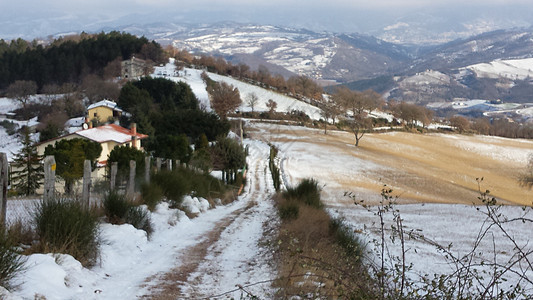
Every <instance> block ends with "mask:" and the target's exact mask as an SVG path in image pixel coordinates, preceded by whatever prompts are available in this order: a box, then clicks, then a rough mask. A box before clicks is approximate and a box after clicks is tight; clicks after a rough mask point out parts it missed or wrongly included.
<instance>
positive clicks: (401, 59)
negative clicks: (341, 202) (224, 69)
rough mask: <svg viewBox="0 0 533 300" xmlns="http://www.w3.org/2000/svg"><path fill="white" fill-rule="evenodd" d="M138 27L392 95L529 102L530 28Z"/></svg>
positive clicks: (275, 68)
mask: <svg viewBox="0 0 533 300" xmlns="http://www.w3.org/2000/svg"><path fill="white" fill-rule="evenodd" d="M163 28H166V29H167V30H162V29H163ZM123 30H125V31H129V32H132V31H133V32H135V30H141V29H139V28H137V29H136V28H131V27H126V28H123ZM139 32H140V31H139ZM144 32H145V34H149V37H150V38H154V39H156V40H158V41H160V42H161V43H168V44H169V43H172V44H173V45H174V46H176V47H178V48H183V49H187V50H189V51H191V52H193V53H196V54H199V53H206V54H210V55H216V56H223V57H225V58H226V59H227V60H229V61H231V62H233V63H235V64H237V63H246V64H248V65H250V66H251V67H252V68H257V67H258V66H259V65H263V66H266V67H267V68H268V69H269V70H270V71H271V72H272V73H278V74H282V75H284V76H286V77H289V76H292V75H295V74H303V75H307V76H310V77H312V78H315V79H317V80H321V81H323V82H326V83H327V82H329V83H343V84H346V85H348V86H350V87H352V88H356V89H366V88H372V89H375V90H377V91H379V92H381V93H384V94H386V95H388V96H390V97H393V98H396V99H398V100H406V101H411V102H418V103H428V102H439V101H451V100H453V99H454V98H465V99H478V98H479V99H488V100H493V99H501V100H504V101H513V102H533V100H531V99H530V95H533V86H532V85H531V84H530V76H529V71H528V70H529V69H533V60H528V58H532V57H533V30H531V29H509V30H498V31H492V32H488V33H483V34H480V35H476V36H473V37H469V38H466V39H458V40H454V41H452V42H448V43H445V44H441V45H436V46H412V45H408V46H406V45H399V44H393V43H389V42H385V41H383V40H380V39H378V38H375V37H372V36H368V35H361V34H335V33H317V32H312V31H309V30H299V29H291V28H284V27H275V26H258V25H243V24H236V23H219V24H213V25H207V26H197V27H183V26H174V27H172V28H171V29H170V28H168V27H165V26H164V25H162V24H159V25H158V26H157V27H156V26H153V27H150V28H149V29H148V30H147V28H145V29H144ZM511 60H512V61H515V62H512V61H511ZM498 61H500V62H501V63H498ZM506 61H509V62H506ZM516 61H518V62H516ZM483 64H485V65H483ZM491 66H492V67H491ZM524 74H527V75H524Z"/></svg>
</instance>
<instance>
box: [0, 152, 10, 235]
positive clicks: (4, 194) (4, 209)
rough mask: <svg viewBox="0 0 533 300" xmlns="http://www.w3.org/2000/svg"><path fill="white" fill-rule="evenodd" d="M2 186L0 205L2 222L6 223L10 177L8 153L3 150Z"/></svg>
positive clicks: (0, 174)
mask: <svg viewBox="0 0 533 300" xmlns="http://www.w3.org/2000/svg"><path fill="white" fill-rule="evenodd" d="M0 164H1V166H0V186H1V187H2V188H1V195H0V196H1V197H2V205H1V207H0V209H1V212H0V223H1V224H2V225H6V215H7V179H8V176H9V174H8V172H9V171H8V162H7V155H6V154H5V153H4V152H2V153H0Z"/></svg>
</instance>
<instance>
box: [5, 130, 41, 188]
mask: <svg viewBox="0 0 533 300" xmlns="http://www.w3.org/2000/svg"><path fill="white" fill-rule="evenodd" d="M22 145H23V147H22V149H21V150H20V152H19V153H17V154H16V155H15V157H14V159H13V164H12V165H13V170H12V172H11V180H12V182H13V187H14V188H15V190H16V191H17V192H18V193H19V194H23V195H33V194H35V190H37V189H38V188H39V186H40V185H41V184H42V180H43V178H44V168H43V165H42V163H41V160H42V156H40V155H38V154H37V148H36V147H35V145H34V144H33V143H32V141H31V138H30V131H29V129H28V128H27V127H26V128H25V130H24V133H23V135H22Z"/></svg>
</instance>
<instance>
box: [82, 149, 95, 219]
mask: <svg viewBox="0 0 533 300" xmlns="http://www.w3.org/2000/svg"><path fill="white" fill-rule="evenodd" d="M91 169H92V167H91V161H90V160H88V159H86V160H85V161H84V162H83V189H82V194H81V203H82V205H83V206H85V208H87V209H88V208H89V207H90V201H91Z"/></svg>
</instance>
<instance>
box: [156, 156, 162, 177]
mask: <svg viewBox="0 0 533 300" xmlns="http://www.w3.org/2000/svg"><path fill="white" fill-rule="evenodd" d="M155 166H156V170H157V173H159V172H161V157H157V158H156V159H155Z"/></svg>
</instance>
